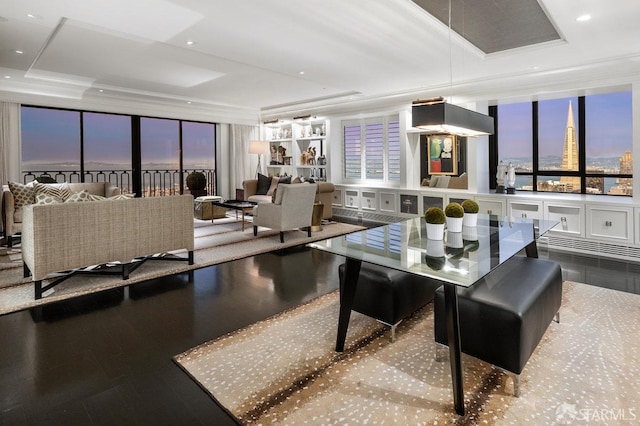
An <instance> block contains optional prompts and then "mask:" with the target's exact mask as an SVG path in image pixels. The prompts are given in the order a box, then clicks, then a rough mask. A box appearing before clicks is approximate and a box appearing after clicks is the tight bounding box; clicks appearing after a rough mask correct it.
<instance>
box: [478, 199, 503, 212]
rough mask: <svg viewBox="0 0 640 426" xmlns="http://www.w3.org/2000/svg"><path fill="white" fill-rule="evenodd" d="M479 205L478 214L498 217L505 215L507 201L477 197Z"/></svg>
mask: <svg viewBox="0 0 640 426" xmlns="http://www.w3.org/2000/svg"><path fill="white" fill-rule="evenodd" d="M476 203H478V207H479V208H480V209H479V210H478V213H486V214H494V215H497V216H498V217H503V216H504V215H505V210H506V209H505V205H506V203H505V200H504V199H500V198H486V197H476Z"/></svg>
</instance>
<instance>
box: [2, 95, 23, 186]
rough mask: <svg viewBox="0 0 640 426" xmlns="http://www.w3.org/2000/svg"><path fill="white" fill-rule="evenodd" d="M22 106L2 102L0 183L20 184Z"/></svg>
mask: <svg viewBox="0 0 640 426" xmlns="http://www.w3.org/2000/svg"><path fill="white" fill-rule="evenodd" d="M20 134H21V132H20V104H14V103H9V102H0V158H1V159H2V164H1V165H0V182H2V185H6V184H7V182H8V181H9V180H11V181H15V182H20V164H21V155H20V153H21V146H22V143H21V139H20Z"/></svg>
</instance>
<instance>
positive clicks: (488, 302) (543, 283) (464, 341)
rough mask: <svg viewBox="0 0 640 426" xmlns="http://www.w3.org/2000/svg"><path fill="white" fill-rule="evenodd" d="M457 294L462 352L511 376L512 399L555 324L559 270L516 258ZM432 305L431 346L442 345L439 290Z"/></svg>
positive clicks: (548, 264)
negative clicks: (524, 370)
mask: <svg viewBox="0 0 640 426" xmlns="http://www.w3.org/2000/svg"><path fill="white" fill-rule="evenodd" d="M457 291H458V317H459V319H460V321H459V324H460V347H461V350H462V352H464V353H465V354H467V355H471V356H473V357H475V358H478V359H480V360H482V361H485V362H488V363H490V364H493V365H494V366H496V367H499V368H501V369H503V370H506V371H508V372H511V373H512V374H514V394H515V396H519V392H520V390H519V385H520V373H521V372H522V369H523V368H524V366H525V364H526V363H527V361H528V360H529V357H530V356H531V354H532V353H533V351H534V350H535V349H536V347H537V346H538V343H539V342H540V339H542V336H543V335H544V333H545V331H546V330H547V328H548V326H549V324H550V323H551V321H552V320H553V319H554V317H555V319H556V321H558V322H559V320H560V314H559V312H558V310H559V309H560V304H561V299H562V271H561V269H560V266H559V265H558V264H557V263H554V262H551V261H548V260H544V259H538V258H530V257H521V256H516V257H514V258H512V259H510V260H508V261H507V262H505V263H504V264H503V265H501V266H500V267H499V268H497V269H495V270H494V271H492V272H491V273H490V274H488V275H487V276H485V277H484V278H483V279H482V280H480V281H479V282H477V283H476V284H474V285H473V286H471V287H469V288H462V287H458V289H457ZM434 303H435V306H434V311H435V316H434V335H435V340H436V342H437V343H440V344H442V345H446V344H447V329H446V317H445V304H444V288H443V287H441V288H438V289H437V290H436V295H435V302H434Z"/></svg>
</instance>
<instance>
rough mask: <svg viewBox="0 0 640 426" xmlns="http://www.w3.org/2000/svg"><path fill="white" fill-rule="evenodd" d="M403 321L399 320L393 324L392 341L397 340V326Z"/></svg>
mask: <svg viewBox="0 0 640 426" xmlns="http://www.w3.org/2000/svg"><path fill="white" fill-rule="evenodd" d="M401 322H402V320H400V321H398V322H397V323H395V324H393V325H392V326H391V343H393V342H395V341H396V328H398V325H400V323H401Z"/></svg>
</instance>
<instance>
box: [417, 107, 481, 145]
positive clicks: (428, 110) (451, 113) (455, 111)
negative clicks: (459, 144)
mask: <svg viewBox="0 0 640 426" xmlns="http://www.w3.org/2000/svg"><path fill="white" fill-rule="evenodd" d="M411 113H412V125H413V127H417V128H419V129H422V130H425V131H426V132H427V133H448V134H452V135H458V136H467V137H469V136H480V135H492V134H493V131H494V129H493V118H492V117H489V116H488V115H485V114H480V113H479V112H476V111H471V110H469V109H466V108H462V107H459V106H457V105H453V104H448V103H446V102H437V103H426V104H422V105H413V107H412V109H411Z"/></svg>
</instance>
